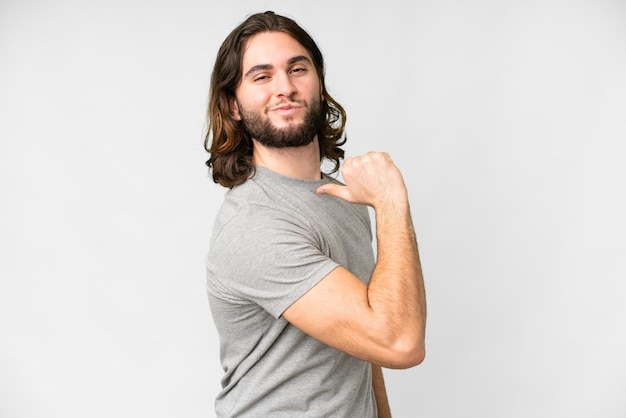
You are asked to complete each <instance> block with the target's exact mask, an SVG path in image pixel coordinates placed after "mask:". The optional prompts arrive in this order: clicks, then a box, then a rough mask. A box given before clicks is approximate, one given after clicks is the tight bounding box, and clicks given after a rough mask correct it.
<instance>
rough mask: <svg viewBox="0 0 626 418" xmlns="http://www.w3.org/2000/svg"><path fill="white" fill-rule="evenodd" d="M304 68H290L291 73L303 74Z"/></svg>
mask: <svg viewBox="0 0 626 418" xmlns="http://www.w3.org/2000/svg"><path fill="white" fill-rule="evenodd" d="M306 70H307V69H306V68H305V67H296V68H294V69H292V70H291V72H292V73H294V74H303V73H305V72H306Z"/></svg>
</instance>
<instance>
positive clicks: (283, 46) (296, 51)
mask: <svg viewBox="0 0 626 418" xmlns="http://www.w3.org/2000/svg"><path fill="white" fill-rule="evenodd" d="M301 55H304V56H305V57H307V58H309V59H310V60H311V62H313V59H312V58H311V54H309V52H308V51H307V50H306V48H304V46H302V44H300V42H298V41H296V40H295V38H293V37H292V36H291V35H288V34H286V33H284V32H261V33H257V34H256V35H254V36H252V37H251V38H250V39H248V41H247V42H246V47H245V49H244V53H243V62H242V67H243V68H242V70H243V73H244V74H245V73H246V71H248V70H249V69H250V68H252V67H254V66H256V65H271V66H273V67H276V66H279V65H285V64H286V63H287V61H288V60H289V59H290V58H293V57H297V56H301Z"/></svg>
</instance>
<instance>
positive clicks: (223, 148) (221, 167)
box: [204, 11, 346, 188]
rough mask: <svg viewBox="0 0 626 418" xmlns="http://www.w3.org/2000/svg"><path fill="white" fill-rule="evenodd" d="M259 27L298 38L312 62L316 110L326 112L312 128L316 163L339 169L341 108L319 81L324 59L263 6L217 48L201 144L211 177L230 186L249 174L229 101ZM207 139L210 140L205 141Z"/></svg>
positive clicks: (243, 136) (247, 146)
mask: <svg viewBox="0 0 626 418" xmlns="http://www.w3.org/2000/svg"><path fill="white" fill-rule="evenodd" d="M261 32H284V33H286V34H288V35H290V36H291V37H293V38H294V39H295V40H296V41H298V42H299V43H300V44H301V45H302V46H303V47H304V48H305V49H306V50H307V51H308V52H309V54H310V55H311V57H312V58H313V64H314V66H315V70H316V72H317V76H318V78H319V80H320V85H321V87H322V100H321V103H320V105H321V111H322V115H325V118H324V120H325V123H322V125H321V127H320V129H319V131H318V132H317V137H318V142H319V148H320V163H321V162H322V160H324V159H327V160H330V161H332V162H333V168H332V170H331V171H330V172H329V174H330V173H334V172H336V171H337V170H338V169H339V164H340V163H339V161H340V159H342V158H343V157H344V151H343V150H342V149H341V146H342V145H343V144H345V142H346V138H345V137H344V129H345V125H346V112H345V111H344V109H343V107H341V105H340V104H339V103H337V102H336V101H335V100H334V99H333V98H332V97H331V96H330V95H329V94H328V92H327V91H326V86H325V84H324V58H323V57H322V53H321V52H320V50H319V48H318V47H317V45H316V44H315V41H313V39H312V38H311V36H310V35H309V34H308V33H307V32H306V31H305V30H304V29H302V28H301V27H300V26H299V25H298V24H297V23H296V22H295V21H293V20H292V19H289V18H287V17H284V16H280V15H277V14H275V13H274V12H271V11H267V12H265V13H257V14H254V15H252V16H250V17H248V18H247V19H246V20H245V21H244V22H242V23H241V24H240V25H239V26H237V27H236V28H235V29H234V30H233V31H232V32H231V33H230V34H229V35H228V37H227V38H226V39H225V40H224V43H223V44H222V46H221V47H220V49H219V51H218V53H217V58H216V60H215V65H214V67H213V73H212V74H211V87H210V92H209V104H208V112H207V120H208V130H207V133H206V136H205V138H204V148H205V149H206V150H207V152H208V153H209V154H210V156H209V159H208V160H207V162H206V165H207V166H208V167H209V169H210V170H211V171H212V175H213V181H214V182H215V183H219V184H221V185H222V186H224V187H228V188H232V187H233V186H236V185H238V184H241V183H243V182H245V181H246V180H247V179H248V178H250V177H251V176H252V175H254V171H255V167H254V163H253V162H252V138H250V136H249V134H248V133H247V132H246V130H245V129H243V128H242V126H241V125H240V122H239V121H237V120H235V119H234V118H233V116H232V114H231V112H230V106H229V103H230V100H231V99H232V98H234V97H235V89H236V88H237V86H238V85H239V83H240V82H241V78H242V72H243V69H242V63H243V54H244V49H245V47H246V43H247V41H248V39H250V38H251V37H252V36H254V35H256V34H258V33H261ZM209 143H210V145H209Z"/></svg>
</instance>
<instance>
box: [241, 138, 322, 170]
mask: <svg viewBox="0 0 626 418" xmlns="http://www.w3.org/2000/svg"><path fill="white" fill-rule="evenodd" d="M252 141H253V144H254V145H253V150H252V159H253V161H254V164H256V165H260V166H262V167H265V168H267V169H269V170H272V171H273V172H275V173H278V174H282V175H283V176H289V177H295V178H301V179H307V180H319V179H320V178H321V171H320V149H319V145H318V142H317V136H316V137H315V138H314V139H313V141H311V143H310V144H308V145H303V146H301V147H290V148H273V147H266V146H264V145H263V144H261V143H259V142H258V141H256V140H254V139H253V140H252Z"/></svg>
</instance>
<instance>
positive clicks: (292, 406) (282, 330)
mask: <svg viewBox="0 0 626 418" xmlns="http://www.w3.org/2000/svg"><path fill="white" fill-rule="evenodd" d="M328 182H336V180H334V179H331V178H329V177H327V176H324V177H323V179H321V180H318V181H317V180H303V179H297V178H291V177H286V176H282V175H279V174H277V173H274V172H272V171H270V170H268V169H266V168H263V167H257V171H256V174H255V175H254V177H253V178H251V179H249V180H247V181H246V182H245V183H243V184H242V185H239V186H235V187H233V188H232V189H231V190H229V191H228V192H226V195H225V199H224V203H223V205H222V207H221V208H220V211H219V212H218V215H217V217H216V221H215V225H214V228H213V234H212V238H211V242H210V247H209V253H208V256H207V260H206V261H207V289H208V295H209V304H210V308H211V314H212V316H213V320H214V322H215V325H216V328H217V331H218V334H219V337H220V360H221V364H222V367H223V369H224V376H223V377H222V391H221V392H220V393H219V394H218V396H217V398H216V401H215V410H216V413H217V416H218V417H235V416H236V417H255V418H258V417H290V418H291V417H359V418H368V417H375V416H376V401H375V398H374V393H373V390H372V384H371V380H372V378H371V366H370V364H369V363H368V362H365V361H362V360H360V359H357V358H355V357H352V356H349V355H347V354H345V353H343V352H341V351H339V350H336V349H334V348H331V347H329V346H327V345H325V344H323V343H321V342H319V341H318V340H316V339H314V338H312V337H309V336H308V335H306V334H304V333H303V332H301V331H300V330H299V329H297V328H296V327H294V326H293V325H291V324H289V323H288V322H287V321H286V320H285V319H284V318H283V317H282V316H281V315H282V313H283V312H284V310H285V309H286V308H287V307H289V306H290V305H291V304H292V303H294V302H295V301H296V300H298V299H299V298H300V297H301V296H302V295H303V294H305V293H306V292H307V291H308V290H310V289H311V288H312V287H313V286H315V284H317V283H318V282H319V281H320V280H321V279H323V278H324V277H325V276H326V275H327V274H328V273H330V272H331V271H332V270H333V269H335V268H336V267H337V266H342V267H344V268H346V269H347V270H349V271H351V272H352V273H353V274H355V275H356V276H357V277H359V279H360V280H361V281H363V282H364V283H365V284H368V283H369V280H370V276H371V274H372V271H373V269H374V264H375V261H374V254H373V249H372V231H371V225H370V219H369V214H368V210H367V207H365V206H362V205H355V204H351V203H348V202H346V201H343V200H341V199H338V198H335V197H332V196H327V195H318V194H316V193H315V190H316V189H317V187H318V186H320V185H321V184H324V183H328Z"/></svg>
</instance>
